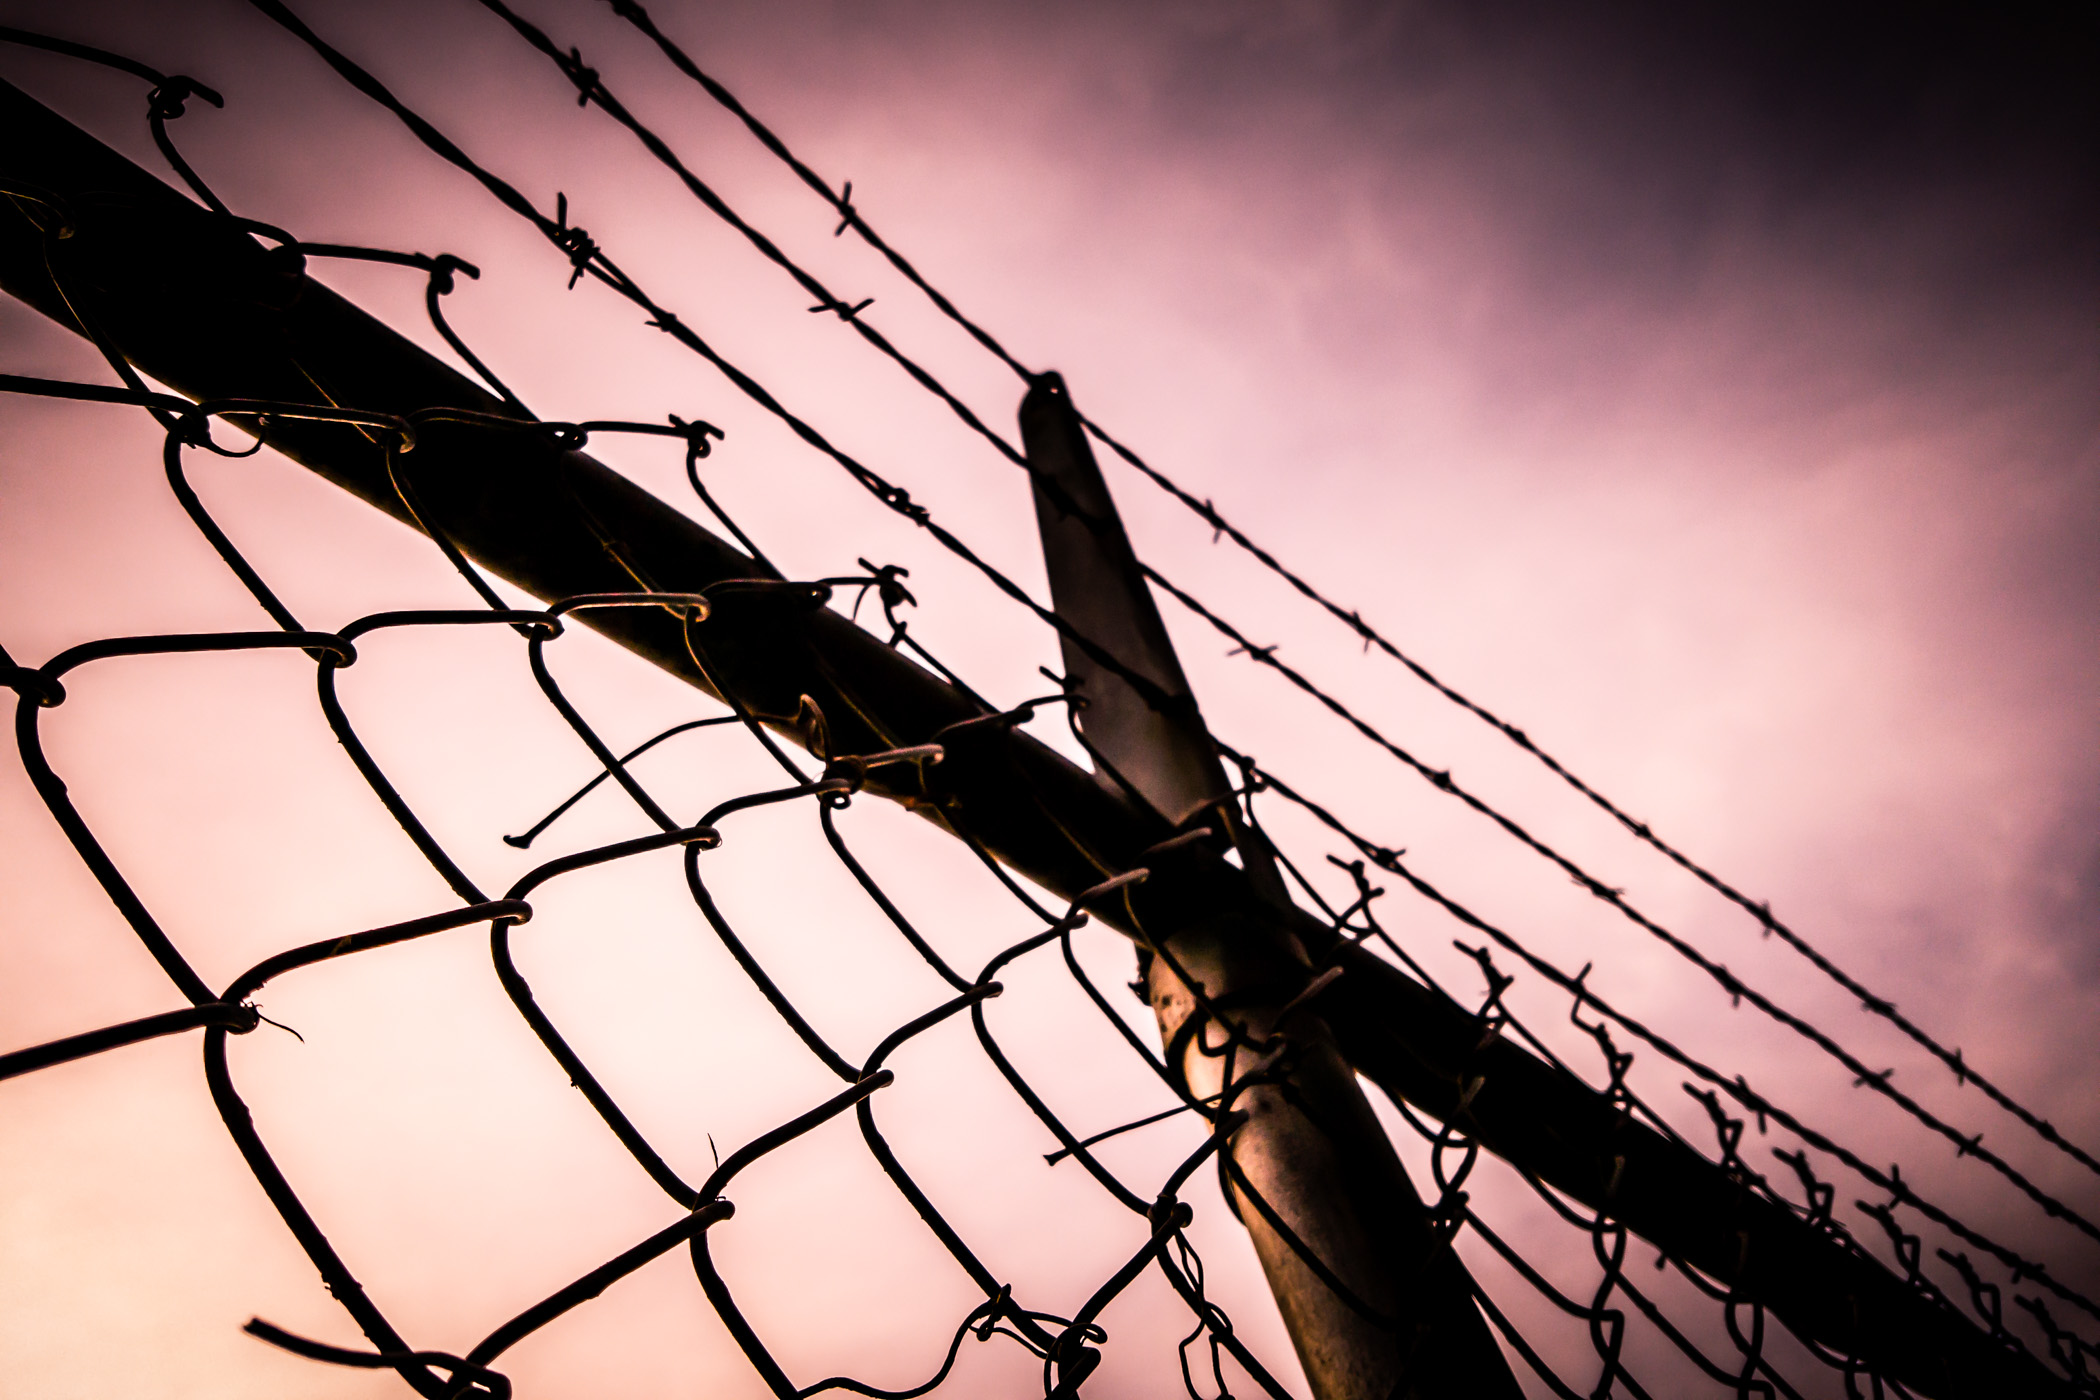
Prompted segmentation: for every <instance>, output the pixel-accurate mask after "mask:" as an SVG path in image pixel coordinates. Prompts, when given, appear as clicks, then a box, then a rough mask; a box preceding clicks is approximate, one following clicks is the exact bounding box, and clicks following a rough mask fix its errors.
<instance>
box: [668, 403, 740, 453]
mask: <svg viewBox="0 0 2100 1400" xmlns="http://www.w3.org/2000/svg"><path fill="white" fill-rule="evenodd" d="M669 417H670V419H671V426H672V427H674V428H676V429H678V430H679V431H680V432H682V433H684V434H685V455H686V457H687V458H688V459H689V460H698V459H699V458H701V457H705V456H707V455H708V454H709V453H710V452H713V451H714V450H715V443H717V442H722V441H724V440H725V439H726V438H727V437H728V434H726V433H724V432H723V431H722V430H721V429H720V428H717V427H716V426H715V425H714V424H712V423H709V422H707V421H706V420H705V419H700V418H695V419H694V420H693V421H692V422H690V423H688V422H686V420H685V419H683V418H680V417H679V416H678V415H677V414H675V413H673V414H671V415H669ZM710 439H712V441H710Z"/></svg>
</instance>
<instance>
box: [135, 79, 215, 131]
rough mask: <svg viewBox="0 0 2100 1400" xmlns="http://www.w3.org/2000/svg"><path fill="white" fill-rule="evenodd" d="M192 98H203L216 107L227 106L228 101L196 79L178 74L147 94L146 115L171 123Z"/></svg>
mask: <svg viewBox="0 0 2100 1400" xmlns="http://www.w3.org/2000/svg"><path fill="white" fill-rule="evenodd" d="M192 97H201V98H203V99H204V100H205V101H206V102H209V103H210V104H211V105H212V106H214V107H224V106H225V105H226V99H225V98H223V97H221V96H219V94H218V93H216V92H214V91H212V90H211V89H210V88H208V87H206V86H205V85H204V84H202V83H200V82H198V81H197V80H196V79H195V78H191V77H187V76H185V75H183V74H181V73H177V74H175V75H174V76H172V77H170V78H167V79H165V80H164V81H162V82H161V84H160V85H159V86H158V87H156V88H154V89H153V91H151V92H149V93H147V94H146V115H147V116H149V117H153V118H156V119H157V120H160V121H170V120H172V119H174V118H176V117H179V116H181V115H182V113H183V106H184V104H185V103H187V102H188V101H189V100H190V99H191V98H192Z"/></svg>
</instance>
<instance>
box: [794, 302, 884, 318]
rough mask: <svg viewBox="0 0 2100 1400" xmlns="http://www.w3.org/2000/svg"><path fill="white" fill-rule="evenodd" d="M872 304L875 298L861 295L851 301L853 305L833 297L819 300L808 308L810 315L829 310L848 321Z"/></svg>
mask: <svg viewBox="0 0 2100 1400" xmlns="http://www.w3.org/2000/svg"><path fill="white" fill-rule="evenodd" d="M874 304H875V298H873V297H863V298H861V299H860V300H859V301H857V302H855V303H853V305H851V306H848V305H847V304H846V303H845V302H843V301H839V300H838V299H836V298H833V299H832V300H830V301H820V302H818V303H817V304H816V305H815V306H812V307H811V308H810V309H809V310H810V314H811V315H815V314H816V313H817V312H819V311H830V312H833V313H835V314H836V315H837V316H838V318H839V319H840V320H841V321H850V320H852V319H853V318H854V317H855V316H858V315H860V313H861V312H863V311H865V310H867V309H868V308H869V307H871V306H873V305H874Z"/></svg>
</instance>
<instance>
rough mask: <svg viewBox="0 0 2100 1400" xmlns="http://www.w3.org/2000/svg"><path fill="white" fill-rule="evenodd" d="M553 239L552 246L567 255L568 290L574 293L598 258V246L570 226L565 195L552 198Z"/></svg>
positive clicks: (584, 234)
mask: <svg viewBox="0 0 2100 1400" xmlns="http://www.w3.org/2000/svg"><path fill="white" fill-rule="evenodd" d="M553 238H554V246H555V247H557V248H559V249H561V250H562V251H563V252H564V253H567V254H568V255H569V267H570V269H571V271H570V273H569V289H570V290H571V291H574V290H575V288H576V284H577V283H578V282H580V281H582V280H583V274H584V273H585V272H586V271H588V270H589V268H590V265H591V260H592V259H594V258H596V257H597V256H598V245H597V244H596V243H593V242H592V241H591V236H590V235H589V234H587V233H585V232H584V231H583V230H582V229H580V228H574V227H571V226H570V224H569V197H568V196H567V195H565V194H557V195H555V196H554V234H553Z"/></svg>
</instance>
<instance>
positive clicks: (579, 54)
mask: <svg viewBox="0 0 2100 1400" xmlns="http://www.w3.org/2000/svg"><path fill="white" fill-rule="evenodd" d="M554 61H555V62H556V63H558V64H560V65H561V71H562V72H563V73H565V74H567V75H568V79H569V81H570V82H572V83H574V84H576V105H577V106H579V107H587V106H589V105H590V101H591V98H592V97H593V96H594V95H595V94H596V93H597V91H598V70H597V69H595V68H593V67H591V66H590V65H589V64H587V63H585V62H584V61H583V50H581V49H575V48H572V49H570V50H569V53H568V56H567V57H566V58H564V57H562V56H561V55H559V54H557V55H555V59H554Z"/></svg>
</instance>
